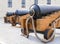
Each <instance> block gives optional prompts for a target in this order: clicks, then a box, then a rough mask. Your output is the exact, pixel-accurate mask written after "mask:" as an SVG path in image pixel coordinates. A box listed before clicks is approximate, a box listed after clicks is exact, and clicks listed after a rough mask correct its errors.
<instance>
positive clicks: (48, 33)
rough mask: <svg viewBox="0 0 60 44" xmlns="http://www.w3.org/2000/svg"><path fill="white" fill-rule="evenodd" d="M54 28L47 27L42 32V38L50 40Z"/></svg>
mask: <svg viewBox="0 0 60 44" xmlns="http://www.w3.org/2000/svg"><path fill="white" fill-rule="evenodd" d="M53 33H54V30H51V29H47V30H46V31H45V33H44V39H46V40H49V39H50V41H52V40H53V39H54V37H55V35H53Z"/></svg>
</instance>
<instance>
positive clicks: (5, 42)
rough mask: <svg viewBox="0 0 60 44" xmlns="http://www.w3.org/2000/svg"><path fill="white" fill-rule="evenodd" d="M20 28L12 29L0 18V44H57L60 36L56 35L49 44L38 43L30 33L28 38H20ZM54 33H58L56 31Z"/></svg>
mask: <svg viewBox="0 0 60 44" xmlns="http://www.w3.org/2000/svg"><path fill="white" fill-rule="evenodd" d="M20 30H21V28H17V27H13V26H11V24H6V23H4V22H3V19H1V18H0V44H59V43H60V35H59V34H58V35H57V34H56V36H55V39H54V40H53V41H52V42H49V43H43V42H41V41H39V40H38V39H37V38H36V37H35V35H34V33H31V34H30V36H29V38H28V39H27V38H25V37H23V36H21V31H20ZM56 32H60V30H59V31H56Z"/></svg>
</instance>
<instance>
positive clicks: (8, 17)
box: [4, 12, 14, 23]
mask: <svg viewBox="0 0 60 44" xmlns="http://www.w3.org/2000/svg"><path fill="white" fill-rule="evenodd" d="M12 17H14V12H7V13H6V16H5V17H4V22H5V23H11V20H12Z"/></svg>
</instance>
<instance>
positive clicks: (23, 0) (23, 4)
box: [22, 0, 25, 8]
mask: <svg viewBox="0 0 60 44" xmlns="http://www.w3.org/2000/svg"><path fill="white" fill-rule="evenodd" d="M22 8H25V0H22Z"/></svg>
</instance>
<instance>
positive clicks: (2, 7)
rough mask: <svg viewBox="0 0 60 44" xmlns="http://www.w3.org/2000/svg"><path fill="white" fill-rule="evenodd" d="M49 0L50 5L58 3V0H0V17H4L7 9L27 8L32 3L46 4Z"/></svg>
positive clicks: (59, 1)
mask: <svg viewBox="0 0 60 44" xmlns="http://www.w3.org/2000/svg"><path fill="white" fill-rule="evenodd" d="M49 1H50V3H51V5H60V0H0V17H4V16H5V14H6V12H7V11H15V10H17V9H19V10H20V9H25V8H26V9H29V7H30V6H31V5H32V4H39V5H41V4H43V5H46V4H47V2H49ZM9 5H10V6H9Z"/></svg>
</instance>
